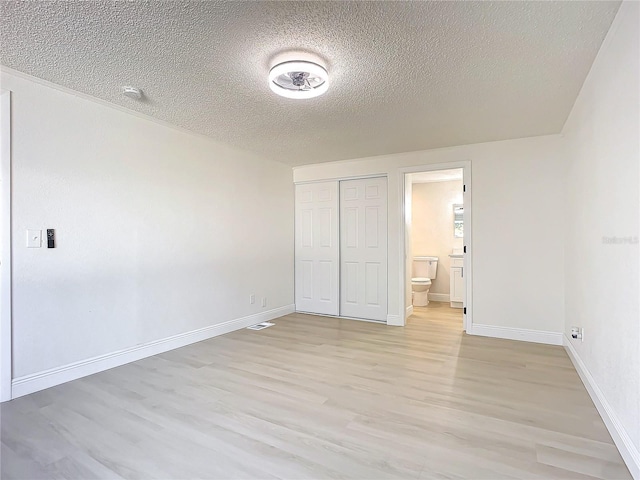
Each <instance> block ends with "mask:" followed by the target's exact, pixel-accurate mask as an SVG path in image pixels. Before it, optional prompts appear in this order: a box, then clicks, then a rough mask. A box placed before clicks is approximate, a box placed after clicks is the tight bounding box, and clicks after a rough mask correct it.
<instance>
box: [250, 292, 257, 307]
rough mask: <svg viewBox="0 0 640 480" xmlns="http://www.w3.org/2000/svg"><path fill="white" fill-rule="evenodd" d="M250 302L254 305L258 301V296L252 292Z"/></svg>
mask: <svg viewBox="0 0 640 480" xmlns="http://www.w3.org/2000/svg"><path fill="white" fill-rule="evenodd" d="M249 303H250V304H251V305H253V304H254V303H256V296H255V295H254V294H253V293H252V294H251V295H249Z"/></svg>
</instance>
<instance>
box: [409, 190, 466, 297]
mask: <svg viewBox="0 0 640 480" xmlns="http://www.w3.org/2000/svg"><path fill="white" fill-rule="evenodd" d="M455 204H462V180H454V181H450V182H429V183H414V184H413V187H412V200H411V205H412V210H411V251H412V252H413V255H414V256H425V255H428V256H436V257H438V271H437V272H436V278H435V279H433V280H432V282H431V288H430V289H429V293H439V294H443V295H449V277H450V274H449V269H450V267H451V262H450V258H449V254H450V253H451V252H453V250H454V249H461V248H462V238H455V237H454V236H453V205H455Z"/></svg>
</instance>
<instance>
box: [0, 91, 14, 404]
mask: <svg viewBox="0 0 640 480" xmlns="http://www.w3.org/2000/svg"><path fill="white" fill-rule="evenodd" d="M5 121H6V123H5ZM0 135H2V140H1V141H0V143H1V144H2V151H1V152H0V159H1V161H0V163H1V165H0V169H1V173H0V178H2V191H1V192H0V195H2V201H1V203H2V211H1V212H0V218H1V221H2V233H1V235H2V252H0V263H1V266H0V275H1V276H0V342H1V343H0V401H2V402H4V401H6V400H11V374H12V356H11V347H12V345H11V343H12V335H11V92H9V91H7V90H3V91H1V92H0Z"/></svg>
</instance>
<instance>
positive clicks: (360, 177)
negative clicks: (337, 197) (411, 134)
mask: <svg viewBox="0 0 640 480" xmlns="http://www.w3.org/2000/svg"><path fill="white" fill-rule="evenodd" d="M294 168H295V167H294ZM381 177H384V178H386V179H387V181H389V174H388V173H372V174H367V175H347V176H342V177H329V178H322V179H317V180H303V181H300V182H293V184H294V185H309V184H313V183H323V182H342V181H343V180H364V179H365V178H381Z"/></svg>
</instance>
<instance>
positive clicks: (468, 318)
mask: <svg viewBox="0 0 640 480" xmlns="http://www.w3.org/2000/svg"><path fill="white" fill-rule="evenodd" d="M454 168H461V169H462V183H463V185H464V186H465V187H466V191H465V192H464V238H463V244H464V245H465V246H466V247H467V252H466V253H465V254H464V273H465V278H466V280H465V285H464V288H465V297H466V298H465V303H464V305H465V307H467V313H466V315H463V329H464V330H465V331H468V330H470V329H472V328H473V288H472V287H473V262H472V255H473V238H472V231H473V226H472V216H471V209H472V197H471V183H472V181H471V160H461V161H458V162H447V163H432V164H426V165H417V166H413V167H403V168H399V169H398V180H399V185H398V194H399V207H400V209H399V212H398V215H399V218H400V228H399V229H398V231H399V241H398V246H399V248H398V264H399V265H400V268H399V269H398V270H399V272H400V273H399V276H400V277H399V288H398V290H399V305H406V303H405V301H406V300H405V292H406V288H407V286H406V285H407V261H406V257H407V252H406V238H405V236H406V228H405V223H404V222H405V188H406V182H407V181H408V179H407V174H409V173H418V172H431V171H435V170H451V169H454ZM389 325H391V324H389ZM394 325H395V324H394ZM402 325H404V321H403V322H402Z"/></svg>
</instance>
